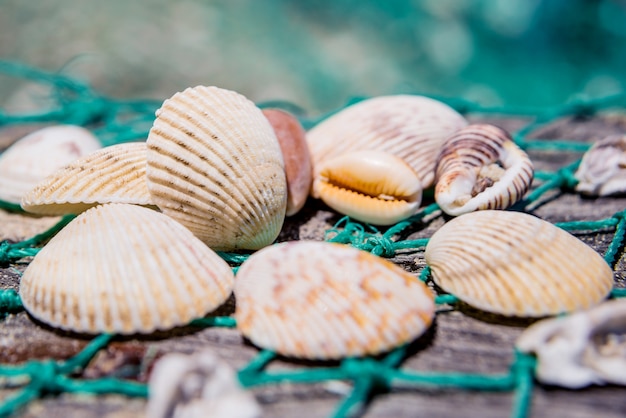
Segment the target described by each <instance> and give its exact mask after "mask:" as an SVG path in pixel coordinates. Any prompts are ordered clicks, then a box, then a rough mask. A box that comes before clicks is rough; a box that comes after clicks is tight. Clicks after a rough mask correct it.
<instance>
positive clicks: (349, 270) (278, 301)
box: [235, 241, 434, 359]
mask: <svg viewBox="0 0 626 418" xmlns="http://www.w3.org/2000/svg"><path fill="white" fill-rule="evenodd" d="M235 297H236V299H237V308H236V312H235V317H236V319H237V327H238V329H239V330H240V331H241V333H242V334H243V335H244V336H246V337H247V338H249V339H250V340H251V341H252V342H253V343H254V344H256V345H258V346H259V347H262V348H264V349H269V350H273V351H276V352H278V353H279V354H282V355H286V356H291V357H298V358H308V359H334V358H341V357H348V356H362V355H368V354H376V353H380V352H383V351H386V350H389V349H392V348H394V347H397V346H399V345H402V344H404V343H406V342H409V341H411V340H413V339H415V338H417V337H419V336H420V335H421V334H422V333H423V332H424V331H425V330H426V329H427V328H428V327H429V325H430V323H431V321H432V318H433V315H434V301H433V294H432V292H431V291H430V290H429V289H428V288H427V287H426V286H425V285H424V284H423V283H422V282H421V281H420V280H418V279H417V278H416V277H415V276H413V275H411V274H409V273H407V272H406V271H404V270H402V269H401V268H400V267H398V266H396V265H394V264H392V263H390V262H389V261H386V260H383V259H381V258H379V257H376V256H374V255H372V254H369V253H367V252H364V251H360V250H357V249H355V248H353V247H348V246H344V245H341V244H330V243H326V242H312V241H309V242H307V241H297V242H289V243H281V244H276V245H273V246H271V247H268V248H264V249H263V250H261V251H259V252H257V253H255V254H253V255H252V256H251V257H250V258H249V259H248V260H246V261H245V262H244V263H243V264H242V265H241V268H240V269H239V271H238V272H237V280H236V283H235Z"/></svg>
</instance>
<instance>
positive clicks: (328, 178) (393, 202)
mask: <svg viewBox="0 0 626 418" xmlns="http://www.w3.org/2000/svg"><path fill="white" fill-rule="evenodd" d="M312 194H313V196H314V197H317V198H321V199H322V200H323V201H324V202H325V203H326V204H327V205H328V206H330V207H331V208H333V209H335V210H336V211H338V212H340V213H343V214H345V215H349V216H350V217H352V218H354V219H357V220H360V221H363V222H369V223H372V224H377V225H392V224H394V223H396V222H399V221H401V220H403V219H406V218H408V217H409V216H411V215H413V214H414V213H415V212H416V211H417V210H418V209H419V205H420V202H421V201H422V183H421V181H420V179H419V177H418V176H417V174H416V173H415V171H413V169H412V168H411V167H409V166H408V165H407V164H406V163H405V162H404V161H403V160H402V159H401V158H398V157H396V156H395V155H392V154H388V153H386V152H381V151H372V150H369V151H357V152H352V153H349V154H344V155H340V156H339V157H335V158H333V159H330V160H328V161H325V162H324V163H322V167H321V168H320V171H319V173H318V174H317V176H316V177H315V180H314V183H313V192H312Z"/></svg>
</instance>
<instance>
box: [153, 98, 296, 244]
mask: <svg viewBox="0 0 626 418" xmlns="http://www.w3.org/2000/svg"><path fill="white" fill-rule="evenodd" d="M147 144H148V154H147V155H148V157H147V158H148V166H147V171H146V173H147V177H148V189H149V190H150V194H151V196H152V199H153V201H154V202H155V203H156V205H157V206H158V207H159V208H160V209H161V210H162V211H163V213H165V214H167V215H168V216H171V217H172V218H174V219H175V220H176V221H178V222H180V223H181V224H183V225H184V226H186V227H187V228H189V229H190V230H191V231H192V232H193V233H194V235H196V236H197V237H198V238H200V239H201V240H202V241H203V242H205V243H206V244H207V245H209V246H210V247H211V248H214V249H218V250H233V249H239V248H242V249H258V248H261V247H264V246H266V245H269V244H271V243H272V241H274V239H275V238H276V237H277V236H278V233H279V232H280V229H281V227H282V225H283V221H284V218H285V209H286V202H287V184H286V180H285V172H284V165H283V158H282V153H281V150H280V147H279V145H278V140H277V139H276V136H275V134H274V131H273V129H272V126H271V125H270V123H269V122H268V121H267V119H266V118H265V117H264V116H263V113H262V112H261V110H260V109H259V108H257V107H256V106H255V105H254V103H252V102H251V101H249V100H248V99H246V98H245V97H244V96H242V95H240V94H238V93H235V92H233V91H229V90H224V89H220V88H218V87H204V86H198V87H195V88H188V89H186V90H185V91H183V92H182V93H176V94H175V95H174V96H173V97H172V98H170V99H168V100H166V101H165V102H164V103H163V106H162V107H161V108H160V109H159V110H158V111H157V118H156V120H155V121H154V125H153V126H152V129H151V130H150V134H149V136H148V140H147Z"/></svg>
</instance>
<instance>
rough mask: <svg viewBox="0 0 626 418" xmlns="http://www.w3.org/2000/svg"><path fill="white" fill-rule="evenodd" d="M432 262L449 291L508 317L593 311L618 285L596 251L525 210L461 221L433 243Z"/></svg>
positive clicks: (429, 247)
mask: <svg viewBox="0 0 626 418" xmlns="http://www.w3.org/2000/svg"><path fill="white" fill-rule="evenodd" d="M425 257H426V262H427V263H428V265H429V266H430V268H431V269H432V275H433V279H434V281H435V283H437V285H439V286H440V287H441V288H442V289H443V290H445V291H447V292H450V293H452V294H454V295H455V296H457V297H459V298H460V299H461V300H462V301H464V302H466V303H468V304H470V305H472V306H474V307H476V308H479V309H482V310H485V311H490V312H495V313H498V314H502V315H509V316H528V317H539V316H545V315H556V314H559V313H563V312H572V311H576V310H580V309H586V308H589V307H591V306H594V305H596V304H598V303H600V302H601V301H602V300H603V299H604V298H605V297H606V296H607V295H608V294H609V292H610V291H611V288H612V287H613V271H612V270H611V268H610V267H609V265H608V264H607V263H606V261H604V259H603V258H602V257H601V256H600V255H599V254H598V253H597V252H595V251H594V250H593V248H591V247H589V246H588V245H586V244H585V243H584V242H582V241H580V240H579V239H578V238H576V237H574V236H573V235H571V234H569V233H567V232H566V231H564V230H562V229H560V228H558V227H556V226H554V225H552V224H551V223H549V222H546V221H544V220H542V219H539V218H536V217H534V216H531V215H528V214H525V213H520V212H507V211H502V210H485V211H478V212H472V213H468V214H465V215H462V216H459V217H457V218H454V219H452V220H451V221H449V222H447V223H446V224H445V225H444V226H443V227H441V228H440V229H439V230H437V232H435V233H434V234H433V236H432V237H431V238H430V240H429V242H428V245H427V246H426V253H425Z"/></svg>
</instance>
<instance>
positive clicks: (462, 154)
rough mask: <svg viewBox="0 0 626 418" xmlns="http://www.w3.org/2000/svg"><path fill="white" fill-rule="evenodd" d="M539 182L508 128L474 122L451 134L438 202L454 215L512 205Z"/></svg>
mask: <svg viewBox="0 0 626 418" xmlns="http://www.w3.org/2000/svg"><path fill="white" fill-rule="evenodd" d="M532 180H533V164H532V162H531V161H530V158H529V157H528V155H527V154H526V153H525V152H524V151H522V150H521V149H520V148H519V147H518V146H517V145H515V143H514V142H513V139H511V136H510V135H509V133H508V132H506V131H505V130H503V129H501V128H498V127H497V126H493V125H488V124H477V125H469V126H466V127H465V128H463V129H461V130H459V131H457V132H456V133H455V134H454V135H452V136H451V137H450V138H448V139H447V140H446V141H445V142H444V144H443V146H442V147H441V150H440V152H439V156H438V158H437V168H436V186H435V200H436V201H437V204H438V205H439V207H440V208H441V210H443V211H444V212H446V213H447V214H448V215H452V216H457V215H461V214H463V213H467V212H472V211H475V210H484V209H506V208H508V207H510V206H512V205H513V204H514V203H515V202H517V201H518V200H520V199H521V198H522V197H523V196H524V194H525V193H526V191H527V190H528V188H529V187H530V184H531V183H532Z"/></svg>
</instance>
